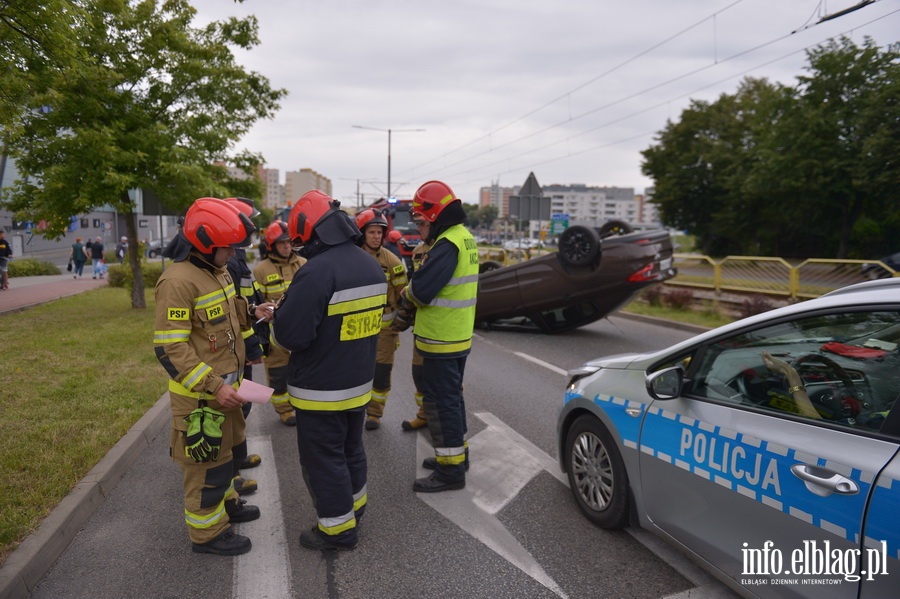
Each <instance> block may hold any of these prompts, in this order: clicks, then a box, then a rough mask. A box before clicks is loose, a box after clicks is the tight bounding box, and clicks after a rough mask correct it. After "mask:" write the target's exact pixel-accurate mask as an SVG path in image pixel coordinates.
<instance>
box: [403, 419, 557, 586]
mask: <svg viewBox="0 0 900 599" xmlns="http://www.w3.org/2000/svg"><path fill="white" fill-rule="evenodd" d="M483 434H485V431H481V432H479V433H478V434H477V435H474V436H473V437H472V438H471V439H470V440H469V443H470V444H471V443H472V442H473V441H474V440H475V439H476V438H477V437H480V436H481V435H483ZM487 436H488V437H490V433H488V435H487ZM487 443H488V444H490V440H489V441H487ZM432 455H434V450H433V449H432V448H431V445H430V444H429V442H428V441H427V440H426V439H425V436H424V435H419V436H418V439H417V440H416V460H417V462H418V463H419V467H418V476H420V477H422V476H428V474H429V471H428V470H425V469H424V468H422V466H421V463H422V460H423V459H424V458H426V457H430V456H432ZM482 457H483V456H481V455H480V454H479V456H478V458H477V459H478V460H481V461H473V462H472V467H471V468H470V469H469V473H468V475H467V477H466V488H465V489H463V490H461V491H452V492H444V493H417V495H418V497H419V499H421V500H422V501H423V502H424V503H426V504H427V505H429V506H431V507H432V508H433V509H434V510H435V511H437V512H438V513H439V514H441V515H442V516H444V517H445V518H447V519H448V520H450V521H451V522H453V523H454V524H455V525H456V526H458V527H459V528H461V529H462V530H464V531H466V532H467V533H469V535H471V536H472V537H474V538H476V539H478V540H479V541H481V543H483V544H484V545H485V546H486V547H488V548H489V549H491V550H493V551H494V552H495V553H496V554H497V555H499V556H500V557H502V558H503V559H505V560H506V561H508V562H509V563H511V564H512V565H514V566H515V567H517V568H518V569H519V570H521V571H522V572H524V573H525V574H527V575H528V576H530V577H531V578H533V579H534V580H536V581H537V582H538V583H540V584H542V585H543V586H544V587H546V588H547V589H550V590H551V591H552V592H553V593H555V594H556V595H557V596H558V597H563V598H564V599H565V598H566V597H567V595H566V594H565V592H563V590H562V588H560V586H559V585H558V584H556V581H554V580H553V578H551V577H550V575H549V574H547V573H546V572H545V571H544V568H543V567H541V565H540V564H539V563H538V561H537V560H536V559H534V557H533V556H532V555H531V554H530V553H529V552H528V550H527V549H525V548H524V547H523V546H522V545H521V544H520V543H519V541H518V540H517V539H516V538H515V537H514V536H513V535H512V534H510V532H509V531H508V530H506V527H505V526H504V525H503V523H502V522H500V520H498V519H497V517H496V516H494V515H493V514H492V513H489V512H488V511H486V510H485V509H484V508H483V507H481V503H484V502H483V501H482V502H479V496H480V495H484V494H485V490H483V489H479V488H477V486H478V484H479V483H481V484H483V481H484V480H489V479H491V478H492V477H491V475H492V474H494V475H496V472H492V471H490V470H489V469H488V466H487V464H488V462H487V461H486V460H482ZM536 466H537V465H536V464H535V463H533V462H531V467H532V469H534V470H535V472H534V473H533V474H532V476H533V475H534V474H537V468H536ZM478 470H484V472H483V473H482V474H481V475H479V473H478ZM494 478H495V477H494ZM528 480H531V477H529V478H528ZM521 482H522V481H521V480H520V477H519V476H515V477H512V478H510V479H507V483H509V484H510V485H511V486H514V487H515V488H514V489H508V491H512V493H511V496H510V497H508V498H507V499H506V501H508V500H509V499H512V498H513V497H515V494H517V493H518V492H519V490H521V487H519V486H518V485H519V483H521ZM525 482H526V483H527V482H528V481H527V480H526V481H525ZM523 486H524V483H523ZM502 487H503V485H502V484H496V485H491V489H489V492H490V493H493V494H494V500H496V499H497V498H498V497H500V496H501V495H502V494H503V493H502V491H503V489H502ZM488 503H491V502H488Z"/></svg>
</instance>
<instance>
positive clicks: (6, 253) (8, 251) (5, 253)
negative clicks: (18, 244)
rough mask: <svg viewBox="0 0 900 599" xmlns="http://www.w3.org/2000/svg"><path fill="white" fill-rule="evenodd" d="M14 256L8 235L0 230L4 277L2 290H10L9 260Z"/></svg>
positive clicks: (1, 284) (0, 270)
mask: <svg viewBox="0 0 900 599" xmlns="http://www.w3.org/2000/svg"><path fill="white" fill-rule="evenodd" d="M12 255H13V254H12V248H11V247H9V242H8V241H6V233H5V232H4V231H2V230H0V274H2V276H3V280H2V282H0V289H9V259H10V258H12Z"/></svg>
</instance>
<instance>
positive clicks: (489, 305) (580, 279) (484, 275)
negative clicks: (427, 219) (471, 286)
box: [475, 221, 676, 333]
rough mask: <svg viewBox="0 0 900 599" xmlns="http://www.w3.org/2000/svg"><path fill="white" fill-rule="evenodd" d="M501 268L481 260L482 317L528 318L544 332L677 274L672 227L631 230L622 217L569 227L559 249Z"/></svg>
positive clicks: (610, 308) (580, 322) (483, 322)
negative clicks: (601, 223)
mask: <svg viewBox="0 0 900 599" xmlns="http://www.w3.org/2000/svg"><path fill="white" fill-rule="evenodd" d="M498 266H499V265H498V264H497V263H495V262H492V263H487V262H486V263H483V264H482V268H481V270H482V272H481V274H480V275H479V279H478V305H477V307H476V314H475V320H476V323H478V324H479V326H482V327H492V326H498V325H503V324H514V323H515V320H516V319H518V321H519V322H522V321H523V320H525V319H527V320H526V322H527V321H530V324H533V325H534V326H536V327H537V328H538V329H540V330H541V331H543V332H545V333H558V332H561V331H567V330H570V329H574V328H577V327H580V326H584V325H586V324H589V323H591V322H594V321H596V320H599V319H601V318H603V317H604V316H607V315H608V314H610V313H612V312H615V311H616V310H618V309H619V308H621V307H622V306H624V305H625V304H627V303H628V302H630V301H631V300H632V299H634V297H635V295H637V293H638V292H639V291H640V290H641V289H643V288H644V287H647V286H649V285H651V284H653V283H658V282H661V281H665V280H667V279H670V278H672V277H674V276H675V274H676V270H675V268H674V267H673V263H672V239H671V237H670V236H669V233H668V232H667V231H665V230H654V231H632V229H631V227H630V226H628V225H627V224H626V223H622V222H619V221H613V222H610V223H607V224H606V225H605V226H604V227H603V228H601V229H592V228H589V227H583V226H574V227H569V228H568V229H566V230H565V231H564V232H563V233H562V235H561V236H560V238H559V244H558V251H557V252H554V253H551V254H547V255H544V256H540V257H538V258H534V259H531V260H526V261H524V262H520V263H518V264H513V265H511V266H504V267H499V268H498Z"/></svg>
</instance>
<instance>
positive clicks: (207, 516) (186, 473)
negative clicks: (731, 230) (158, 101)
mask: <svg viewBox="0 0 900 599" xmlns="http://www.w3.org/2000/svg"><path fill="white" fill-rule="evenodd" d="M254 231H255V227H254V226H253V223H252V222H251V221H250V219H249V218H247V217H246V216H245V215H244V214H243V213H242V212H240V211H239V210H238V209H237V208H234V207H233V206H231V205H230V204H229V203H227V202H225V201H223V200H219V199H216V198H201V199H199V200H196V201H195V202H194V203H193V204H192V205H191V207H190V208H188V211H187V213H186V214H185V217H184V221H183V225H182V228H181V231H179V233H178V235H177V236H176V239H177V241H174V240H173V242H172V244H170V246H169V247H168V248H167V251H169V252H171V254H170V257H172V258H173V259H174V261H175V262H174V264H172V266H170V267H169V268H167V269H166V270H165V272H163V274H162V275H161V276H160V278H159V281H158V282H157V284H156V330H155V332H154V340H153V342H154V347H155V351H156V357H157V358H158V359H159V362H160V364H162V366H163V368H165V370H166V372H167V373H168V374H169V376H170V377H171V380H170V381H169V398H170V401H171V408H172V429H171V440H170V453H171V456H172V459H173V460H175V461H176V462H178V464H179V465H180V466H181V469H182V473H183V480H184V519H185V522H186V524H187V528H188V536H189V537H190V539H191V541H192V542H193V550H194V551H195V552H197V553H213V554H216V555H240V554H242V553H246V552H247V551H249V550H250V539H248V538H247V537H244V536H242V535H238V534H235V533H234V531H233V530H232V528H231V525H230V523H232V522H249V521H251V520H255V519H257V518H259V509H258V508H256V507H255V506H249V505H245V504H244V502H243V501H242V500H241V499H240V496H239V495H238V494H237V493H235V491H234V485H233V484H232V477H233V474H234V472H233V468H234V465H233V463H232V447H233V446H234V445H236V444H239V443H240V441H242V440H243V439H244V435H245V423H244V415H243V413H242V412H241V404H242V403H243V400H242V399H241V397H240V396H239V395H238V393H237V387H238V385H239V382H240V379H241V375H242V373H243V370H244V364H245V362H246V353H245V347H244V343H242V342H241V338H242V331H243V330H246V329H247V328H249V327H250V323H251V318H253V319H256V318H267V317H268V315H270V314H271V312H269V311H268V309H267V308H268V306H265V305H264V306H260V307H258V308H255V310H254V311H253V313H252V314H251V313H250V309H249V307H248V304H247V302H246V301H245V300H243V299H242V298H240V297H238V296H236V293H235V287H234V284H233V281H232V280H231V277H230V276H229V275H228V272H227V271H226V269H225V264H226V262H228V259H229V258H230V257H231V256H232V255H233V253H234V249H233V248H234V247H243V246H245V245H246V244H247V243H249V240H250V235H251V234H252V233H253V232H254Z"/></svg>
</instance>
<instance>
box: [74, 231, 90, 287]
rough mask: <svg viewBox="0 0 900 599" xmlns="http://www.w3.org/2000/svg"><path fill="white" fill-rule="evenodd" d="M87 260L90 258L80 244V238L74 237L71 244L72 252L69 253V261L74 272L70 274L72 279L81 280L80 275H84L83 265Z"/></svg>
mask: <svg viewBox="0 0 900 599" xmlns="http://www.w3.org/2000/svg"><path fill="white" fill-rule="evenodd" d="M89 259H90V256H88V253H87V250H85V249H84V244H82V243H81V237H76V238H75V243H73V244H72V251H71V252H69V260H71V261H72V263H73V264H74V265H75V270H74V271H73V272H72V278H73V279H80V278H81V275H82V274H84V263H85V262H87V261H88V260H89Z"/></svg>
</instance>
